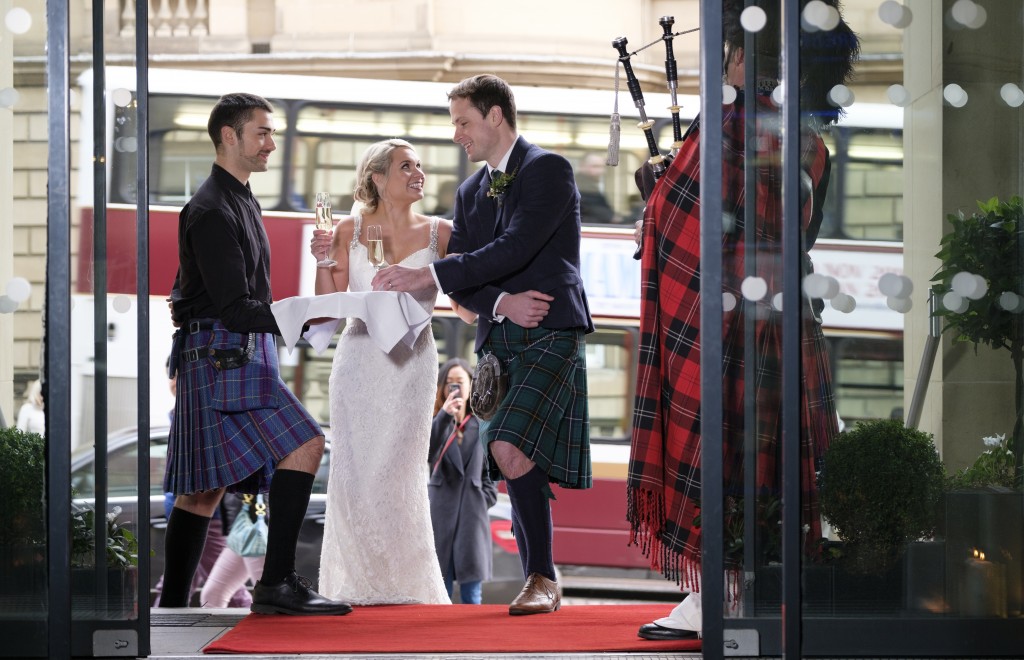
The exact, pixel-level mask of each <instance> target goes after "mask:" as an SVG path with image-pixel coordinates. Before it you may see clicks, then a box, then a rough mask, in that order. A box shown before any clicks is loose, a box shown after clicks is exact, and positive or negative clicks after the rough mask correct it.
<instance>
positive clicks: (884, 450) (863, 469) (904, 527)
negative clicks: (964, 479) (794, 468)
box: [818, 419, 945, 574]
mask: <svg viewBox="0 0 1024 660" xmlns="http://www.w3.org/2000/svg"><path fill="white" fill-rule="evenodd" d="M818 485H819V497H820V503H821V514H822V516H823V517H824V518H825V520H827V521H828V522H829V524H831V525H832V528H833V529H834V530H835V532H836V533H837V534H838V535H839V538H840V539H842V541H843V547H842V561H843V563H844V564H845V567H846V568H848V569H849V570H850V571H851V572H853V573H857V574H881V573H884V572H885V571H886V570H888V569H890V568H892V567H893V566H894V565H896V562H897V560H899V559H900V557H901V556H902V555H903V552H904V550H905V549H906V547H907V544H908V543H910V542H912V541H916V540H918V539H922V538H929V537H931V536H932V535H933V533H934V531H935V528H936V526H937V524H938V521H939V516H940V503H941V500H942V496H943V493H944V487H945V470H944V469H943V466H942V462H941V460H940V459H939V453H938V451H937V450H936V449H935V444H934V442H933V441H932V437H931V435H930V434H927V433H924V432H923V431H918V430H916V429H910V428H907V427H906V426H904V425H903V422H902V421H899V420H894V419H883V420H873V421H866V422H858V423H857V424H856V425H855V426H854V427H853V428H852V429H848V430H846V431H844V432H843V433H841V434H839V436H837V437H836V438H835V439H834V440H833V441H832V443H831V445H830V446H829V448H828V450H827V451H826V452H825V455H824V459H823V465H822V470H821V475H820V478H819V484H818Z"/></svg>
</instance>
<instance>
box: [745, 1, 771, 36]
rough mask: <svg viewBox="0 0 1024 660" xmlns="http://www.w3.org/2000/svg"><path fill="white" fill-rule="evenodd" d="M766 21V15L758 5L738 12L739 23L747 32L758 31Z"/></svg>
mask: <svg viewBox="0 0 1024 660" xmlns="http://www.w3.org/2000/svg"><path fill="white" fill-rule="evenodd" d="M767 23H768V15H767V14H765V13H764V10H763V9H761V8H760V7H747V8H746V9H744V10H743V13H742V14H740V25H742V26H743V29H744V30H746V31H747V32H760V31H761V30H762V29H764V26H765V25H767Z"/></svg>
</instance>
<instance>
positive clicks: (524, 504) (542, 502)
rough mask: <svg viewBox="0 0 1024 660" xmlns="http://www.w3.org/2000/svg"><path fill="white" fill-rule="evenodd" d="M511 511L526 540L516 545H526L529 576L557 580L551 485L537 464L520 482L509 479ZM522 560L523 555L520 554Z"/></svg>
mask: <svg viewBox="0 0 1024 660" xmlns="http://www.w3.org/2000/svg"><path fill="white" fill-rule="evenodd" d="M505 486H506V487H507V489H508V496H509V500H511V502H512V510H513V511H515V512H516V518H517V519H518V522H519V529H520V531H522V536H523V538H521V539H518V540H517V543H525V546H526V573H527V575H528V574H530V573H540V574H541V575H543V576H544V577H546V578H548V579H549V580H554V579H555V564H554V560H553V558H552V556H551V537H552V534H553V533H554V530H553V527H552V524H551V505H550V504H549V502H548V498H549V497H550V495H551V486H550V485H549V484H548V475H547V473H545V472H544V471H543V470H541V469H540V468H539V467H537V466H536V465H535V466H533V469H532V470H530V471H529V472H527V473H526V474H524V475H523V476H521V477H519V478H518V479H506V480H505ZM519 556H520V558H522V557H523V552H522V550H520V552H519Z"/></svg>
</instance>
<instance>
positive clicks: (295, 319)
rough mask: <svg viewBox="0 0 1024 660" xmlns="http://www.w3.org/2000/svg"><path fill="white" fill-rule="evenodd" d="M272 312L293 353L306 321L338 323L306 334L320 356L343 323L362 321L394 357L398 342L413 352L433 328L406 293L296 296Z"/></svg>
mask: <svg viewBox="0 0 1024 660" xmlns="http://www.w3.org/2000/svg"><path fill="white" fill-rule="evenodd" d="M270 311H272V312H273V313H274V318H275V319H277V327H278V328H280V329H281V337H282V338H283V339H284V343H285V346H287V347H288V350H289V351H291V349H292V348H294V347H295V344H296V343H297V342H298V341H299V337H300V336H301V335H302V326H303V325H304V324H305V323H306V321H308V320H309V319H316V318H332V319H336V320H334V321H328V322H325V323H317V324H314V325H311V326H310V328H309V330H308V331H307V332H306V335H305V336H306V340H307V341H308V342H309V344H310V346H312V347H313V350H315V351H316V352H317V354H318V355H319V354H320V353H323V352H324V350H325V349H326V348H327V347H328V346H329V345H330V343H331V337H333V336H334V332H335V331H336V330H337V329H338V325H339V324H340V323H341V319H345V318H356V319H361V320H362V321H363V323H365V324H366V329H367V331H368V332H369V334H370V339H372V340H373V343H374V344H376V345H377V347H378V348H379V349H380V350H382V351H384V352H385V353H390V352H391V349H393V348H394V347H395V346H397V345H398V342H404V343H405V345H406V346H409V347H410V348H411V347H412V345H413V344H414V343H415V342H416V339H417V338H418V337H419V336H420V333H421V332H423V329H424V328H426V327H427V326H429V325H430V314H429V313H427V311H426V310H425V309H423V308H422V307H421V306H420V304H419V303H418V302H416V299H415V298H413V297H412V295H410V294H408V293H406V292H404V291H358V292H351V293H350V292H339V293H329V294H325V295H322V296H294V297H292V298H285V299H284V300H279V301H277V302H275V303H273V304H272V305H271V306H270Z"/></svg>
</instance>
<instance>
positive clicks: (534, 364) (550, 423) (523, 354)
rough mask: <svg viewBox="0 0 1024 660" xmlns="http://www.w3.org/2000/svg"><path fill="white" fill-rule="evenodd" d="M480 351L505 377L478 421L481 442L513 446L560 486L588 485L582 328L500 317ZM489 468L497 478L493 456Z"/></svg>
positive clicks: (588, 422)
mask: <svg viewBox="0 0 1024 660" xmlns="http://www.w3.org/2000/svg"><path fill="white" fill-rule="evenodd" d="M483 353H494V355H495V357H497V358H498V359H499V360H501V362H502V364H503V365H505V368H506V369H507V371H508V378H509V382H508V394H507V395H506V397H505V399H504V401H502V402H501V404H500V405H499V407H498V411H497V413H496V414H495V415H494V417H492V418H491V419H490V420H489V421H486V422H484V421H481V422H480V437H481V438H482V439H483V442H484V443H485V444H490V443H491V442H493V441H495V440H502V441H504V442H509V443H511V444H513V445H515V446H516V447H518V448H519V449H520V450H521V451H522V452H523V453H524V454H526V456H527V458H529V459H530V460H532V461H533V462H534V463H536V464H537V465H538V466H540V468H541V469H542V470H544V471H545V472H546V473H547V474H548V480H549V481H551V482H553V483H556V484H558V485H560V486H562V487H563V488H589V487H590V486H591V485H593V475H592V472H591V465H590V416H589V413H588V410H587V361H586V341H585V339H584V331H583V329H582V328H580V329H569V330H550V329H547V328H523V327H520V326H518V325H515V324H514V323H511V322H510V321H505V322H504V323H501V324H498V325H495V326H494V327H493V328H492V329H491V332H490V335H488V337H487V340H486V342H484V345H483V348H482V350H481V354H483ZM489 455H490V452H488V456H489ZM489 468H490V474H491V478H492V479H495V480H497V479H501V478H502V476H501V473H500V471H499V470H498V467H497V465H495V463H494V461H493V459H490V464H489Z"/></svg>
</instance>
